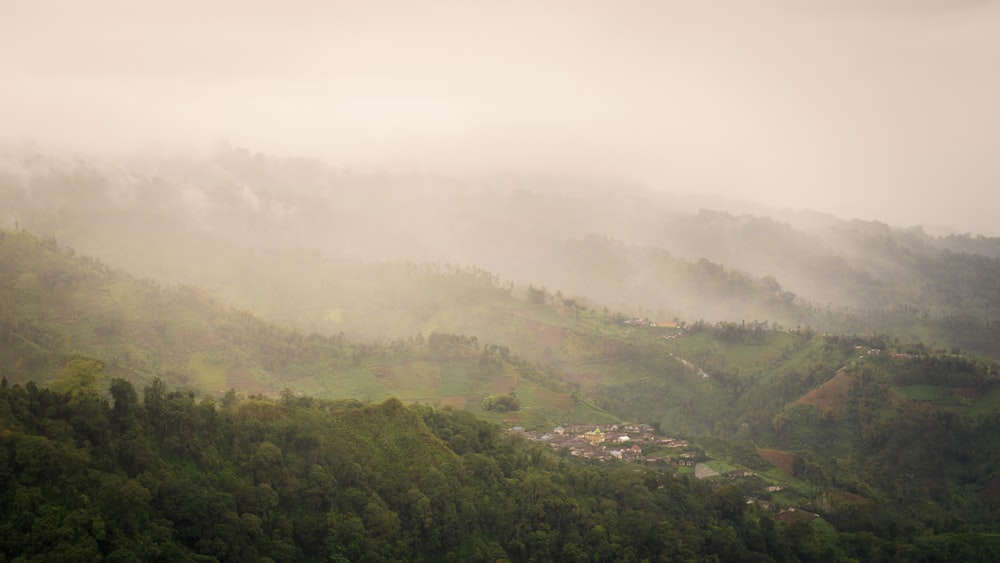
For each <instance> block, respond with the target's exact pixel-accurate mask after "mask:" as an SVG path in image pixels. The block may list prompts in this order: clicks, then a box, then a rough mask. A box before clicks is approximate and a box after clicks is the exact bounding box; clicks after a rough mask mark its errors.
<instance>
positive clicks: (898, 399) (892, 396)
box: [885, 387, 906, 407]
mask: <svg viewBox="0 0 1000 563" xmlns="http://www.w3.org/2000/svg"><path fill="white" fill-rule="evenodd" d="M885 398H886V399H889V400H890V401H892V404H893V405H896V406H897V407H898V406H900V405H902V404H903V403H905V402H906V399H904V398H903V397H902V396H901V395H900V394H899V393H897V392H895V391H893V390H892V389H889V388H888V387H886V388H885Z"/></svg>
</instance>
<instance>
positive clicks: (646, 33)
mask: <svg viewBox="0 0 1000 563" xmlns="http://www.w3.org/2000/svg"><path fill="white" fill-rule="evenodd" d="M998 59H1000V4H998V3H996V2H991V1H961V2H945V1H938V0H922V1H906V2H904V1H887V2H880V3H877V4H874V3H871V2H862V1H860V0H858V1H847V2H826V1H821V2H812V3H809V4H808V5H803V4H802V3H798V2H790V1H783V0H767V1H762V2H755V3H747V4H740V5H728V4H723V3H716V2H704V3H697V4H688V3H684V2H675V1H666V2H652V1H649V2H644V1H627V2H622V3H615V4H614V5H613V6H612V5H610V4H605V3H602V2H586V1H584V2H579V1H578V2H548V3H539V2H507V3H503V4H502V5H501V4H496V5H491V4H487V3H468V2H446V1H433V2H421V3H408V2H399V1H376V2H351V1H339V2H311V1H305V0H293V1H291V2H282V3H280V4H279V3H276V2H267V1H249V2H231V1H224V2H213V3H211V4H209V5H204V4H203V3H195V2H192V1H189V0H184V1H180V2H172V3H169V4H166V3H165V4H158V5H148V4H143V5H136V4H135V3H132V2H126V1H123V0H99V1H95V2H88V3H69V2H55V1H36V2H26V1H25V2H22V1H16V0H15V1H10V2H5V3H3V4H2V5H0V69H2V70H3V72H4V75H5V76H6V77H7V81H6V82H7V84H5V88H4V89H3V90H2V91H0V121H2V122H3V123H4V128H3V132H2V133H0V141H3V142H6V143H22V142H25V141H30V142H35V143H37V144H38V145H39V146H40V147H41V148H43V149H44V148H47V147H55V148H66V149H69V150H74V151H79V152H83V153H91V154H116V153H131V152H134V151H136V150H141V149H143V148H146V147H149V146H163V147H205V146H211V145H213V144H215V143H218V142H221V141H228V142H230V143H232V144H233V145H235V146H245V147H247V148H249V149H251V150H255V151H261V152H264V153H267V154H275V155H288V156H304V157H318V158H322V159H324V160H326V161H327V162H329V163H331V164H333V165H335V166H358V167H370V166H390V167H401V168H407V169H413V170H424V171H430V172H438V173H442V174H446V175H456V176H459V177H470V176H482V175H489V174H495V173H504V174H506V173H512V174H522V175H532V174H543V175H544V174H556V175H570V176H576V177H599V178H607V179H614V180H620V181H624V182H636V183H639V184H641V185H642V186H644V187H645V188H647V189H654V190H661V191H665V192H670V193H674V194H677V195H680V196H696V197H703V198H705V197H714V196H718V197H721V198H726V199H728V200H731V201H746V202H752V203H759V204H763V205H767V206H770V207H774V208H777V209H782V208H789V209H815V210H818V211H822V212H827V213H832V214H835V215H838V216H841V217H844V218H853V217H857V218H862V219H875V220H879V221H884V222H888V223H890V224H894V225H899V226H904V227H905V226H910V225H915V224H922V225H925V226H927V227H931V228H933V227H937V226H947V227H951V228H954V229H955V230H956V231H958V232H974V233H982V234H986V235H991V236H1000V227H998V226H997V224H996V221H995V220H994V218H993V213H994V210H995V209H997V208H998V207H1000V195H998V194H1000V190H997V189H996V188H997V186H996V183H997V178H998V177H1000V161H998V159H996V158H995V156H994V155H993V154H992V152H993V151H992V150H991V149H992V148H993V147H995V146H998V141H1000V106H997V104H996V103H995V100H997V99H1000V77H998V75H997V72H996V70H995V69H997V68H1000V60H998Z"/></svg>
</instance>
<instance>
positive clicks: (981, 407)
mask: <svg viewBox="0 0 1000 563" xmlns="http://www.w3.org/2000/svg"><path fill="white" fill-rule="evenodd" d="M997 411H1000V385H993V386H992V387H991V388H990V389H989V391H987V392H986V393H985V394H984V395H983V396H982V397H980V398H979V399H978V400H976V403H975V404H974V405H973V406H972V408H971V409H970V411H969V414H971V415H973V416H978V415H985V414H992V413H995V412H997Z"/></svg>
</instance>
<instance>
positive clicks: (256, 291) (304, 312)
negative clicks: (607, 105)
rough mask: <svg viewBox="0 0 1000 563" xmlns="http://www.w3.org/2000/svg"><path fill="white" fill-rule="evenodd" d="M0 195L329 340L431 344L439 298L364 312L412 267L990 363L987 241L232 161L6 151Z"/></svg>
mask: <svg viewBox="0 0 1000 563" xmlns="http://www.w3.org/2000/svg"><path fill="white" fill-rule="evenodd" d="M0 198H2V199H3V201H4V202H5V206H4V209H3V210H2V213H3V216H2V217H0V220H3V221H4V222H5V224H6V226H7V227H8V228H11V227H14V226H15V224H19V225H21V226H23V227H26V228H28V229H29V230H31V231H33V232H35V233H39V234H40V235H42V236H54V237H56V239H57V240H58V241H59V243H60V244H61V245H63V246H69V247H73V248H76V249H77V250H78V251H80V252H81V253H85V254H89V255H96V256H100V257H101V259H102V260H105V261H107V262H108V263H109V264H111V265H113V266H116V267H124V268H126V269H127V270H129V271H130V272H133V273H134V274H136V275H140V276H149V277H152V278H154V279H157V280H158V281H160V282H166V283H181V284H192V285H197V286H200V287H205V288H207V289H209V290H210V291H212V292H213V294H214V295H216V296H220V297H222V298H223V299H225V300H226V301H227V302H232V303H237V304H239V305H240V306H242V307H244V308H246V309H248V310H251V311H253V312H255V313H257V314H260V315H263V316H264V317H265V318H267V319H269V320H272V321H278V322H282V323H286V324H291V325H293V326H296V327H298V328H300V329H303V330H307V331H313V330H318V331H321V332H323V333H325V334H338V333H339V332H341V331H343V332H344V333H345V334H346V335H348V336H356V337H360V338H362V339H365V340H367V339H371V338H379V339H384V338H399V337H403V338H406V337H408V336H410V335H412V334H414V333H415V332H416V330H414V325H415V324H421V323H423V326H421V327H419V328H417V330H422V331H424V332H425V333H426V332H429V330H428V328H427V326H429V325H430V324H432V323H433V320H434V319H433V315H434V313H435V312H436V310H435V309H434V307H433V306H432V305H429V304H428V302H429V303H431V304H433V303H435V300H437V302H440V296H435V294H434V293H433V290H431V294H430V295H428V296H426V301H425V300H423V298H424V297H425V296H424V295H422V294H420V293H416V294H411V295H414V296H415V299H414V300H417V301H419V305H414V306H415V307H417V308H418V310H416V311H408V310H407V311H405V312H406V315H385V314H384V313H385V312H386V311H385V310H384V308H383V309H379V305H380V304H379V300H378V299H371V297H372V294H371V293H372V291H371V290H372V288H375V292H374V293H376V294H381V293H382V292H381V291H379V290H380V289H384V288H383V287H380V286H388V289H390V290H394V284H395V286H396V287H398V286H400V285H402V286H403V287H404V288H405V289H406V290H407V291H411V290H412V288H411V287H410V286H411V285H414V284H418V285H419V282H420V277H421V276H422V275H423V274H421V275H420V276H418V277H417V279H416V280H411V279H409V278H408V277H407V276H406V275H403V276H400V275H399V269H398V267H397V266H392V265H391V264H398V263H399V262H400V261H406V262H407V263H409V264H411V265H416V270H417V271H420V270H424V269H425V268H426V264H436V265H438V266H436V267H438V268H442V266H441V265H444V264H451V265H456V264H457V265H459V266H461V267H462V268H467V269H468V268H471V269H474V270H483V271H488V272H491V273H492V274H494V275H496V276H497V277H498V278H499V279H502V280H505V282H504V283H506V281H507V280H509V281H511V282H513V283H515V284H516V285H518V286H527V285H534V286H535V287H548V288H551V289H552V291H556V290H559V291H561V292H562V293H563V294H565V295H567V296H570V297H586V298H588V299H590V300H592V301H593V302H596V303H601V304H603V305H607V306H609V307H611V308H612V309H615V310H621V311H625V312H628V313H632V314H644V315H646V316H656V317H660V318H664V319H668V320H669V319H672V318H674V317H678V318H680V319H685V320H688V321H691V322H693V321H695V320H698V319H704V320H706V321H711V322H714V321H740V320H746V321H751V320H757V321H764V320H766V321H770V322H774V323H780V324H782V325H785V326H795V325H803V326H806V325H808V326H811V327H812V328H814V329H816V330H820V331H837V332H852V333H868V334H870V333H871V332H882V333H889V334H892V335H898V336H903V337H906V338H909V339H917V340H922V341H925V342H928V343H931V344H933V345H942V346H946V347H954V346H957V347H960V348H963V349H972V350H975V351H979V352H982V353H988V354H991V355H994V356H996V355H998V354H1000V349H997V344H996V343H997V342H1000V325H998V323H1000V295H998V293H997V291H998V289H997V284H996V283H994V281H995V280H996V279H997V275H998V273H1000V258H998V247H1000V243H997V241H996V239H988V238H983V237H976V236H969V235H965V236H960V235H951V236H946V237H935V236H930V235H927V234H926V233H925V232H924V231H923V230H921V229H920V228H917V227H910V226H907V228H896V227H892V226H889V225H885V224H881V223H877V222H865V221H851V220H843V219H837V218H833V217H829V216H824V215H820V214H817V213H805V212H801V213H790V212H781V211H775V212H774V213H773V214H772V215H771V216H766V215H747V214H740V213H729V212H726V211H709V210H701V211H698V210H697V209H692V208H691V207H690V204H687V203H685V202H684V201H683V200H678V199H674V198H670V197H669V196H666V195H664V194H658V193H656V192H655V191H652V190H644V189H642V188H639V187H636V186H627V185H611V184H609V185H601V184H593V183H588V184H585V183H581V182H574V181H569V180H566V179H560V178H545V177H539V178H530V179H523V178H522V179H518V178H488V179H478V180H473V179H470V180H459V179H454V178H447V177H442V176H435V175H428V174H417V173H407V172H391V173H390V172H380V171H354V170H349V169H340V168H334V167H331V166H329V165H327V164H325V163H323V162H320V161H315V160H308V159H282V158H275V157H268V156H265V155H261V154H254V153H251V152H250V151H246V150H243V149H232V148H220V149H218V150H216V151H214V152H210V153H208V154H204V155H198V156H193V155H185V156H146V157H136V158H132V159H120V160H117V161H103V160H97V159H86V158H66V157H60V156H56V155H49V154H39V153H34V152H30V151H24V150H22V151H20V152H17V151H8V152H7V153H5V154H4V155H3V156H2V158H0ZM55 201H58V202H59V204H58V205H53V204H51V202H55ZM123 235H124V236H123ZM444 269H445V270H447V269H448V267H444ZM411 271H412V270H411ZM432 285H434V284H432ZM425 289H426V288H425ZM368 307H371V309H368ZM349 308H354V309H355V311H347V309H349ZM345 312H346V313H348V314H346V315H345V314H343V313H345ZM400 312H403V311H400ZM401 316H406V319H407V320H405V321H403V320H401V318H400V317H401ZM414 319H421V321H419V322H418V321H414ZM432 330H443V331H446V332H458V331H457V330H456V329H454V328H452V327H447V326H441V327H435V328H434V329H432Z"/></svg>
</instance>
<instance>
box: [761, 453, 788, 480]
mask: <svg viewBox="0 0 1000 563" xmlns="http://www.w3.org/2000/svg"><path fill="white" fill-rule="evenodd" d="M757 453H758V454H759V455H760V457H762V458H764V459H766V460H767V461H768V463H770V464H771V465H773V466H775V467H777V468H778V469H780V470H781V471H783V472H785V473H787V474H788V475H791V474H792V473H794V471H795V469H794V467H795V456H794V455H792V454H790V453H788V452H784V451H781V450H772V449H770V448H757Z"/></svg>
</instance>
